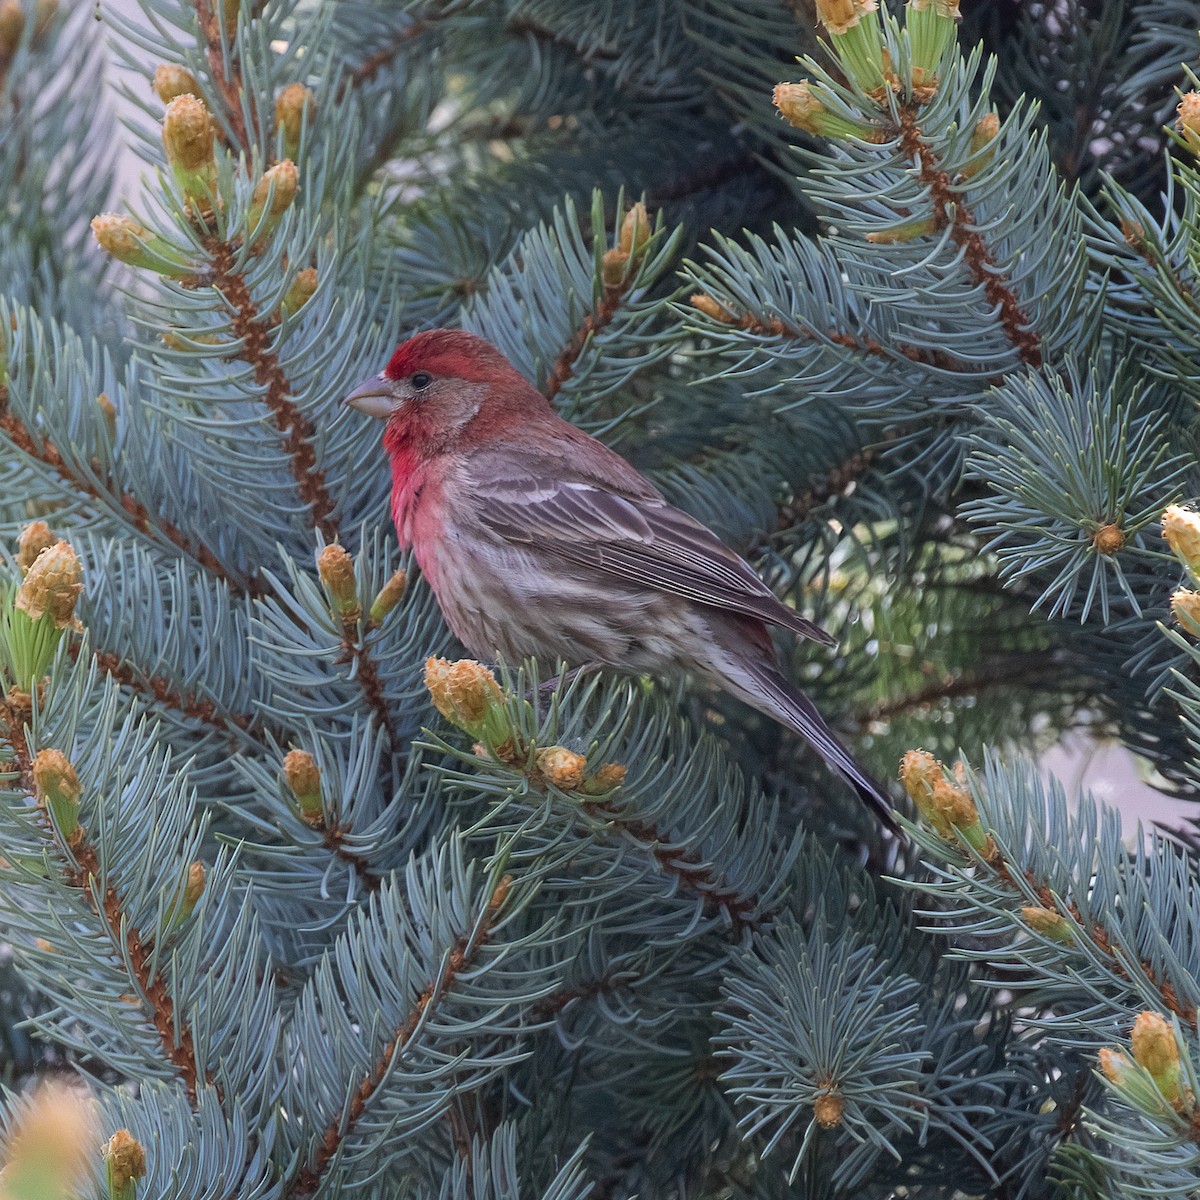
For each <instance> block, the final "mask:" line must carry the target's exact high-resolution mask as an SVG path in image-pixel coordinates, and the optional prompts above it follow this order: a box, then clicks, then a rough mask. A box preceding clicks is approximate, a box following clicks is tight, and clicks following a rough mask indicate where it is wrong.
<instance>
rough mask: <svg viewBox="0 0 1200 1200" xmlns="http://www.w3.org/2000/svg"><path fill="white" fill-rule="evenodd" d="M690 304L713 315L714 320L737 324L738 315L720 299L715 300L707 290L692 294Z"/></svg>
mask: <svg viewBox="0 0 1200 1200" xmlns="http://www.w3.org/2000/svg"><path fill="white" fill-rule="evenodd" d="M688 303H689V304H691V306H692V307H693V308H695V309H698V310H699V311H700V312H702V313H703V314H704V315H705V316H706V317H711V318H712V319H713V320H714V321H720V322H721V324H722V325H736V324H737V323H738V319H737V317H736V316H735V315H734V314H733V313H732V312H730V310H729V309H727V308H726V307H725V305H723V304H722V303H721V302H720V301H719V300H715V299H714V298H713V297H712V296H710V295H708V294H707V293H706V292H697V293H696V294H695V295H694V296H692V297H691V298H690V299H689V301H688Z"/></svg>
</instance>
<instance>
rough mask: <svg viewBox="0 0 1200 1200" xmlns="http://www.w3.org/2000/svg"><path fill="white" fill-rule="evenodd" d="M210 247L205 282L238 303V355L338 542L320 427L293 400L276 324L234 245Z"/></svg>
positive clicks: (324, 527)
mask: <svg viewBox="0 0 1200 1200" xmlns="http://www.w3.org/2000/svg"><path fill="white" fill-rule="evenodd" d="M207 248H208V250H209V252H210V253H211V254H212V258H213V265H212V274H211V276H210V277H209V278H207V279H206V280H205V281H204V282H206V283H209V284H211V286H212V287H214V288H216V289H217V290H218V291H219V292H220V293H221V294H222V295H223V296H224V297H225V300H226V303H228V305H229V307H230V308H231V309H232V313H233V321H232V329H233V333H234V336H235V337H237V338H239V339H240V340H241V343H242V346H241V349H240V351H239V352H238V356H239V357H240V358H241V359H242V361H243V362H246V363H249V364H250V366H252V367H253V368H254V380H255V382H256V383H258V384H260V385H261V386H263V387H265V388H266V392H265V393H264V395H263V403H265V404H266V406H267V408H268V409H270V412H271V415H272V416H273V417H274V418H275V425H276V427H277V428H278V430H279V432H280V433H281V434H282V435H283V445H284V449H285V450H287V452H288V454H289V456H290V458H291V464H292V475H293V477H294V478H295V480H296V486H297V489H298V490H299V492H300V498H301V499H302V500H303V501H304V502H305V504H306V505H307V506H308V512H309V520H310V523H311V524H312V526H313V528H315V529H319V530H320V531H321V533H322V534H323V535H324V537H325V540H326V541H327V542H336V541H338V539H339V531H338V524H337V521H336V520H335V519H334V516H333V513H334V508H335V505H334V501H333V497H332V496H331V495H330V494H329V489H328V488H327V486H326V483H325V473H324V471H322V470H321V468H320V467H319V466H318V465H317V456H316V452H315V451H314V449H313V440H314V438H315V436H316V430H315V429H314V428H313V424H312V422H311V421H310V420H309V419H308V417H307V416H305V414H304V413H303V412H301V411H300V409H299V408H298V407H297V406H296V404H295V402H294V401H293V400H292V397H291V388H290V386H289V384H288V379H287V376H286V375H285V374H284V370H283V367H282V366H281V365H280V362H279V356H278V355H277V354H275V353H274V352H273V351H272V350H271V349H270V348H269V347H270V336H271V326H270V324H269V322H268V321H266V320H264V319H263V318H262V317H260V316H259V312H258V308H257V306H256V305H255V303H254V300H253V298H252V297H251V295H250V289H249V288H248V287H247V286H246V280H245V279H244V278H243V276H242V275H241V274H240V273H239V272H238V271H237V270H235V268H234V261H235V258H234V248H233V246H231V245H230V244H229V243H228V242H224V241H217V240H215V239H214V240H212V241H210V242H209V244H208V247H207Z"/></svg>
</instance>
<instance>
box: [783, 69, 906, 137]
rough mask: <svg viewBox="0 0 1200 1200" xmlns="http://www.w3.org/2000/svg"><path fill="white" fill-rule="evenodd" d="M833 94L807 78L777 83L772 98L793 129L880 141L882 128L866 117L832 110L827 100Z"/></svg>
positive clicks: (821, 135)
mask: <svg viewBox="0 0 1200 1200" xmlns="http://www.w3.org/2000/svg"><path fill="white" fill-rule="evenodd" d="M832 99H833V97H832V96H831V95H829V93H828V92H826V91H825V90H824V89H820V90H818V89H816V88H814V87H813V85H812V84H811V83H809V82H808V80H801V81H800V82H799V83H777V84H776V85H775V91H774V92H773V93H772V96H771V102H772V103H773V104H774V105H775V107H776V108H777V109H778V110H779V115H780V116H781V117H783V118H784V120H785V121H787V123H788V124H789V125H791V126H793V127H794V128H796V129H802V130H804V132H805V133H810V134H812V135H813V136H814V137H823V138H851V137H853V138H859V139H860V140H861V141H865V142H880V141H882V140H883V139H884V136H885V135H884V133H883V131H882V130H881V129H880V128H879V127H878V126H876V125H872V124H871V123H870V122H869V121H863V120H858V119H856V118H854V117H848V116H845V115H844V114H842V113H840V112H835V111H834V110H833V109H831V108H830V107H829V105H828V104H827V103H826V101H827V100H828V101H832Z"/></svg>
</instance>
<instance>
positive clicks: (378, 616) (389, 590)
mask: <svg viewBox="0 0 1200 1200" xmlns="http://www.w3.org/2000/svg"><path fill="white" fill-rule="evenodd" d="M407 587H408V574H407V573H406V572H404V571H397V572H396V573H395V574H394V575H393V576H392V577H391V579H389V580H388V581H387V583H385V584H384V585H383V587H381V588H380V589H379V595H378V596H376V597H375V599H374V601H372V603H371V613H370V616H371V624H373V625H380V624H382V623H383V620H384V618H385V617H387V615H388V614H389V613H390V612H391V611H392V610H393V609H394V608H395V607H396V605H397V604H399V603H400V601H401V600H402V599H403V598H404V591H405V589H406V588H407Z"/></svg>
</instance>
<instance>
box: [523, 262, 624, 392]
mask: <svg viewBox="0 0 1200 1200" xmlns="http://www.w3.org/2000/svg"><path fill="white" fill-rule="evenodd" d="M634 275H635V272H633V271H630V272H629V274H628V276H627V277H626V278H625V279H624V280H622V281H621V283H619V284H617V285H616V286H615V287H606V288H605V289H604V299H603V300H601V302H600V307H599V308H596V309H594V310H593V311H591V312H589V313H588V314H587V315H586V316H585V317H584V318H583V320H582V321H581V322H580V324H579V328H578V329H577V330H576V331H575V333H574V335H573V336H572V338H571V340H570V341H569V342H568V343H567V344H566V346H564V347H563V351H562V353H561V354H560V355H559V356H558V357H557V358H556V359H555V360H554V366H553V367H552V368H551V370H550V375H549V376H548V378H547V379H546V383H545V386H544V387H543V388H542V392H543V393H544V394H545V397H546V399H547V400H553V399H554V397H555V396H557V395H558V393H559V392H560V391H561V390H562V387H563V385H564V384H565V383H566V382H567V381H568V380H569V379H570V378H571V376H572V375H573V374H574V373H575V367H576V364H577V363H578V361H579V356H580V355H581V354H582V353H583V348H584V347H585V346H586V345H587V344H588V339H589V338H590V337H591V336H592V334H594V333H598V332H599V331H600V330H601V329H603V328H604V327H605V326H606V325H608V324H609V322H611V321H612V319H613V317H615V316H616V315H617V313H618V312H620V310H621V303H622V301H623V300H624V299H625V297H626V296H627V295H628V294H629V289H630V288H632V287H633V280H634Z"/></svg>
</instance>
